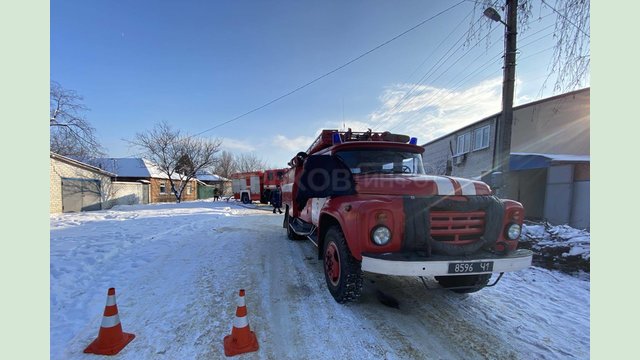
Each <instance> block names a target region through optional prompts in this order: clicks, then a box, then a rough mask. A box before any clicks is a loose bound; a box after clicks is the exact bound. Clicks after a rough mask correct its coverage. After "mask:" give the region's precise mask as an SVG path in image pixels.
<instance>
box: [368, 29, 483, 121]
mask: <svg viewBox="0 0 640 360" xmlns="http://www.w3.org/2000/svg"><path fill="white" fill-rule="evenodd" d="M479 20H480V19H478V20H476V23H477V22H478V21H479ZM470 32H471V28H470V29H469V30H467V31H466V32H465V33H464V34H462V35H461V36H460V38H459V39H458V40H457V41H456V42H455V43H454V44H453V45H451V47H450V48H449V50H447V51H446V52H445V53H444V54H443V55H442V56H441V57H440V59H438V61H436V62H435V63H434V64H433V65H432V66H431V67H430V68H429V70H427V71H426V72H425V73H424V75H422V77H420V79H418V81H417V82H416V83H415V84H414V85H413V87H412V88H411V89H410V90H409V91H407V92H406V93H405V94H404V96H403V97H402V98H401V99H400V100H399V101H398V102H397V103H396V104H395V105H394V106H393V107H392V108H391V109H389V110H386V111H385V113H389V112H393V111H395V110H396V109H398V108H399V110H398V111H402V110H403V109H404V108H405V107H406V106H407V104H408V102H405V100H406V99H407V98H409V97H410V96H411V95H412V94H413V93H414V91H415V90H417V89H418V87H419V86H420V85H421V84H423V83H425V82H426V81H427V80H428V79H429V78H431V76H433V75H434V74H435V72H436V71H437V70H438V69H440V67H442V65H444V64H445V63H446V62H447V60H449V59H450V58H451V57H452V56H453V55H454V54H456V53H457V52H458V51H459V50H460V49H463V48H464V46H465V45H464V43H462V44H460V45H459V46H458V47H457V48H456V45H458V44H459V43H460V42H461V41H462V40H463V39H464V38H465V37H469V36H473V35H475V34H476V33H477V32H478V30H476V31H475V32H474V33H473V34H470ZM454 48H455V51H453V52H451V51H452V50H453V49H454ZM463 56H464V55H463ZM439 77H440V76H438V78H439ZM381 109H382V107H380V108H379V109H378V110H377V111H380V110H381ZM383 121H384V118H381V119H380V120H378V122H377V125H375V128H374V130H377V129H378V127H379V126H380V125H382V122H383Z"/></svg>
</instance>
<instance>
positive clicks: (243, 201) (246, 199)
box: [242, 193, 251, 204]
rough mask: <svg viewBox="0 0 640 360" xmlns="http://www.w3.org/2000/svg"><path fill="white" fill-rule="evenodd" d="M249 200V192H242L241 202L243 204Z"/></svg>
mask: <svg viewBox="0 0 640 360" xmlns="http://www.w3.org/2000/svg"><path fill="white" fill-rule="evenodd" d="M250 202H251V199H249V194H247V193H244V194H242V203H243V204H248V203H250Z"/></svg>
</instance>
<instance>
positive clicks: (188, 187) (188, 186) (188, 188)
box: [187, 184, 191, 195]
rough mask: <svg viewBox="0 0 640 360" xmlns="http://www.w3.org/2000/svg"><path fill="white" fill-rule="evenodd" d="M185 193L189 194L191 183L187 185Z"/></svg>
mask: <svg viewBox="0 0 640 360" xmlns="http://www.w3.org/2000/svg"><path fill="white" fill-rule="evenodd" d="M187 195H191V184H189V185H187Z"/></svg>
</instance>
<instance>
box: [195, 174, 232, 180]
mask: <svg viewBox="0 0 640 360" xmlns="http://www.w3.org/2000/svg"><path fill="white" fill-rule="evenodd" d="M196 178H198V180H200V181H229V179H227V178H223V177H222V176H218V175H214V174H197V175H196Z"/></svg>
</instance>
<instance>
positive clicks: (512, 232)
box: [506, 224, 522, 240]
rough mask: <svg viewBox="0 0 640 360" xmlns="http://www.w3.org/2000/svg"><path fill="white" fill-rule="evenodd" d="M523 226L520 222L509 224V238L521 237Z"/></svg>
mask: <svg viewBox="0 0 640 360" xmlns="http://www.w3.org/2000/svg"><path fill="white" fill-rule="evenodd" d="M521 230H522V229H521V227H520V225H518V224H510V225H509V226H507V233H506V235H507V238H508V239H509V240H516V239H518V238H519V237H520V232H521Z"/></svg>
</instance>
